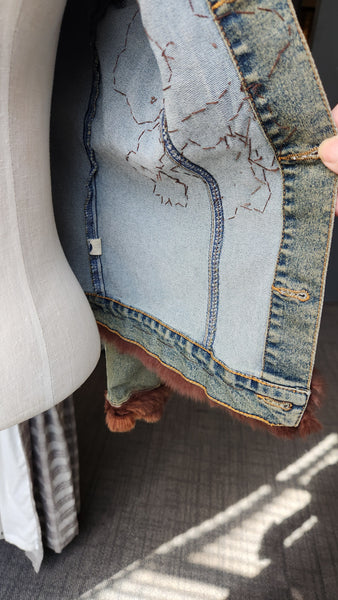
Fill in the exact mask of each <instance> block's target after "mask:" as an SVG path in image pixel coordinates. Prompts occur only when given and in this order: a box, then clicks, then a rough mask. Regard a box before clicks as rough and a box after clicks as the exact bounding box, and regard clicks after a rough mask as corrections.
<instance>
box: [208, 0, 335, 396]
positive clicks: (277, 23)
mask: <svg viewBox="0 0 338 600" xmlns="http://www.w3.org/2000/svg"><path fill="white" fill-rule="evenodd" d="M209 5H210V9H211V11H212V13H213V14H214V17H215V20H216V22H217V24H218V26H219V28H220V30H221V32H222V35H223V37H224V41H225V43H226V44H227V45H228V47H229V48H230V50H231V53H232V56H233V60H234V62H235V64H236V65H237V67H238V69H239V72H240V73H241V76H242V78H243V85H245V87H246V89H247V92H248V94H249V95H250V98H251V102H252V105H253V106H254V109H255V112H256V114H257V115H258V117H259V119H260V122H261V124H262V126H263V128H264V130H265V132H266V135H267V137H268V138H269V139H270V141H271V143H272V145H273V146H274V148H275V151H276V154H277V157H278V160H279V163H280V166H281V169H282V172H283V179H284V230H283V238H282V242H281V246H280V252H279V257H278V261H277V265H276V272H275V279H274V282H273V286H272V293H271V309H270V319H269V324H268V329H267V337H266V347H265V356H264V366H263V371H262V376H263V378H267V379H268V380H270V381H275V382H279V383H284V384H286V385H291V386H304V387H308V386H309V383H310V380H311V374H312V368H313V362H314V355H315V349H316V343H317V336H318V328H319V322H320V314H321V309H322V302H323V294H324V283H325V275H326V269H327V262H328V253H329V247H330V241H331V234H332V227H333V217H334V201H335V195H336V177H335V176H334V175H333V174H332V173H331V172H330V171H328V170H327V169H326V168H325V167H324V166H323V164H322V163H321V161H320V160H319V157H318V153H317V148H318V145H319V144H320V142H321V141H322V140H323V139H325V138H326V137H329V136H331V135H334V134H335V128H334V125H333V122H332V117H331V114H330V109H329V106H328V103H327V100H326V98H325V94H324V92H323V89H322V86H321V83H320V81H319V77H318V74H317V71H316V69H315V66H314V64H313V61H312V58H311V56H310V52H309V50H308V48H307V45H306V41H305V40H304V37H303V34H302V33H301V31H300V28H299V25H298V22H297V20H296V16H295V13H294V11H293V8H292V6H291V2H288V1H286V0H283V1H282V0H278V1H277V0H273V1H268V2H267V1H266V0H264V1H262V0H257V2H251V1H250V2H249V1H246V0H235V1H234V2H231V3H229V2H225V1H220V2H209ZM272 32H273V35H272Z"/></svg>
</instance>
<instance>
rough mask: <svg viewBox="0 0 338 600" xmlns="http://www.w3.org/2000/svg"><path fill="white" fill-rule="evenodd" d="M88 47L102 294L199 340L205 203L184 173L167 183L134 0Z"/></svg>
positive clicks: (199, 186) (155, 78) (156, 90)
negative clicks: (95, 66)
mask: <svg viewBox="0 0 338 600" xmlns="http://www.w3.org/2000/svg"><path fill="white" fill-rule="evenodd" d="M97 47H98V50H99V55H100V63H101V71H102V85H101V91H100V98H99V102H98V110H97V115H96V118H95V121H94V124H93V129H92V145H93V147H94V148H95V153H96V157H97V161H98V163H99V171H98V173H97V178H96V185H97V195H98V202H99V206H100V210H99V221H100V224H99V231H100V237H101V238H102V248H103V254H102V264H103V271H104V274H105V282H106V295H107V296H110V297H112V298H115V299H117V300H122V301H123V302H125V303H127V304H131V305H132V306H136V307H137V308H139V309H142V310H145V311H147V312H149V313H150V314H152V315H154V316H156V317H157V318H160V319H162V320H164V321H165V322H166V323H168V324H169V325H171V326H176V327H177V328H179V329H180V330H181V331H183V332H185V333H186V334H189V335H191V336H192V337H193V338H194V339H197V340H202V339H203V336H204V331H205V322H206V313H207V298H208V259H207V257H208V249H209V239H210V208H209V200H208V195H207V193H206V191H205V184H204V183H203V182H201V181H200V179H199V178H196V177H194V176H193V175H191V174H190V173H189V172H187V173H184V174H183V176H182V177H181V179H180V182H179V183H176V180H177V179H178V175H177V174H176V173H174V172H171V171H170V170H171V169H172V167H173V166H174V165H173V164H172V162H171V160H170V159H169V158H168V157H166V156H163V155H164V149H163V143H162V140H161V131H160V115H161V111H162V83H161V78H160V73H159V70H158V67H157V63H156V59H155V57H154V54H153V52H152V50H151V47H150V45H149V41H148V39H147V37H146V35H145V33H144V29H143V26H142V23H141V19H140V15H139V10H138V8H137V5H136V3H135V2H132V3H129V5H128V6H127V7H126V8H123V9H121V10H116V9H113V8H111V9H110V10H109V11H108V12H107V14H106V17H105V19H104V21H103V22H102V23H101V24H100V26H99V29H98V37H97ZM162 165H164V166H163V167H162ZM160 170H161V174H160V176H159V177H157V174H158V172H159V171H160ZM169 178H170V179H169ZM167 181H170V183H169V186H168V183H167ZM188 186H189V188H190V190H191V196H190V198H187V196H186V189H187V188H188ZM202 195H204V196H205V200H204V201H203V202H199V201H198V199H199V198H200V197H201V196H202ZM195 199H196V200H195ZM185 204H188V206H187V207H186V208H185Z"/></svg>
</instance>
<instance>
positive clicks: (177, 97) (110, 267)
mask: <svg viewBox="0 0 338 600" xmlns="http://www.w3.org/2000/svg"><path fill="white" fill-rule="evenodd" d="M94 4H95V3H94ZM96 4H97V3H96ZM102 4H103V6H102ZM92 8H93V7H92ZM80 13H81V11H80V10H79V7H78V6H77V5H76V1H75V0H74V2H69V4H68V9H67V11H66V15H65V20H64V26H63V32H62V35H61V42H60V48H59V54H58V62H57V70H56V78H55V87H54V100H53V117H52V145H51V147H52V173H53V189H54V191H53V194H54V206H55V214H56V220H57V224H58V230H59V235H60V237H61V241H62V243H63V247H64V249H65V252H66V256H67V258H68V260H69V262H70V264H71V266H72V268H73V270H74V272H75V274H76V276H77V277H78V279H79V281H80V283H81V285H82V287H83V289H84V290H85V292H86V294H87V297H88V300H89V302H90V305H91V307H92V309H93V311H94V314H95V317H96V320H97V322H98V323H99V324H100V326H101V331H102V332H103V333H104V334H105V335H104V337H105V339H106V358H107V375H108V394H107V398H108V402H109V405H111V406H115V407H121V406H122V405H124V406H126V404H125V403H126V402H130V400H131V399H132V398H135V395H136V396H137V394H140V393H141V396H139V398H141V399H142V398H143V401H144V399H145V398H146V397H147V395H148V397H149V394H150V396H151V394H152V393H153V392H154V390H155V391H156V390H157V395H156V394H155V396H153V398H154V402H155V400H156V399H158V398H159V396H160V391H161V390H162V392H163V394H164V393H165V392H164V388H163V387H161V384H162V383H163V382H164V383H165V384H166V385H168V386H169V387H170V388H173V389H177V390H180V391H182V392H183V393H186V394H187V395H191V396H192V397H196V398H205V399H208V400H209V401H210V402H212V403H216V404H219V405H221V406H224V407H226V408H228V409H230V410H231V411H233V412H234V413H235V414H239V415H242V416H245V417H249V418H251V419H254V420H257V421H260V422H263V423H266V424H269V425H271V426H272V427H273V428H276V429H278V427H279V428H285V427H288V428H297V427H298V426H299V424H300V423H301V420H302V417H303V415H304V412H305V409H306V407H307V403H308V400H309V395H310V382H311V377H312V372H313V366H314V360H315V352H316V344H317V336H318V329H319V324H320V316H321V310H322V303H323V293H324V285H325V275H326V269H327V263H328V256H329V248H330V240H331V234H332V227H333V218H334V200H335V195H336V187H337V186H336V178H335V176H334V175H333V174H332V173H331V172H329V171H328V170H327V169H326V168H325V167H324V166H323V164H322V163H321V161H320V160H319V157H318V151H317V149H318V145H319V144H320V142H321V141H322V140H323V139H325V138H326V137H329V136H331V135H334V133H335V128H334V124H333V121H332V118H331V114H330V108H329V105H328V102H327V100H326V97H325V94H324V91H323V88H322V85H321V83H320V81H319V78H318V74H317V71H316V68H315V66H314V63H313V60H312V57H311V55H310V51H309V49H308V47H307V44H306V41H305V39H304V36H303V34H302V32H301V30H300V27H299V24H298V22H297V19H296V16H295V13H294V10H293V7H292V4H291V0H216V1H215V0H179V1H177V0H167V1H166V2H154V1H153V0H139V1H138V3H137V2H136V1H135V0H127V1H125V2H110V3H109V2H106V3H101V4H100V6H94V10H92V12H91V19H90V21H88V20H87V19H86V17H85V16H84V15H83V14H80ZM142 393H143V395H142ZM108 410H109V406H108ZM154 411H155V412H156V410H155V409H154ZM148 420H152V417H151V415H148ZM153 420H156V418H155V416H154V418H153ZM130 426H132V424H131V425H130ZM128 428H130V427H129V426H126V429H128Z"/></svg>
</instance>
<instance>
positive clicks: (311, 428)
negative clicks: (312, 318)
mask: <svg viewBox="0 0 338 600" xmlns="http://www.w3.org/2000/svg"><path fill="white" fill-rule="evenodd" d="M99 330H100V335H101V337H102V339H104V340H106V341H107V342H108V343H112V344H114V345H115V346H116V348H117V349H118V350H119V351H120V352H121V353H122V354H131V355H132V356H135V357H136V358H138V359H139V360H140V361H141V363H142V364H143V365H144V366H145V367H147V368H148V369H149V370H150V371H153V372H155V373H156V374H157V375H158V376H159V378H160V379H161V381H163V383H165V384H166V386H168V388H170V389H171V390H173V391H175V392H177V393H179V394H181V395H183V396H187V397H189V398H192V399H193V400H198V401H201V402H207V404H209V406H212V407H219V408H221V407H220V405H219V404H217V403H216V402H213V401H212V400H211V399H210V398H208V396H207V395H206V394H205V392H204V390H203V389H202V388H200V387H199V386H198V385H195V384H193V383H191V382H190V381H186V379H184V377H183V376H182V375H180V374H179V373H176V372H175V371H172V370H171V369H169V368H168V367H166V366H164V365H162V364H161V363H160V362H159V361H158V360H157V359H156V358H154V357H153V356H150V355H149V354H147V352H146V351H145V350H143V349H142V348H140V347H139V346H137V345H136V344H133V343H132V342H127V341H126V340H123V339H122V338H120V337H119V336H118V335H117V334H115V333H113V332H111V331H109V330H108V329H106V328H105V327H103V326H102V325H99ZM324 392H325V385H324V380H323V378H322V377H321V375H320V374H319V373H318V371H317V370H316V369H315V370H314V372H313V376H312V381H311V395H310V398H309V401H308V405H307V407H306V410H305V412H304V415H303V417H302V420H301V422H300V424H299V425H298V427H284V426H281V427H278V426H273V425H268V424H267V423H264V422H263V421H259V420H257V419H254V418H252V417H246V416H245V415H241V414H239V413H236V412H235V411H232V410H231V409H230V408H227V407H226V406H224V407H222V410H226V411H227V412H228V413H230V414H231V416H232V417H234V418H235V419H237V420H239V421H241V422H242V423H244V422H245V423H248V424H249V425H250V426H251V428H252V429H260V430H265V431H269V432H270V433H272V434H273V435H275V436H276V437H280V438H286V439H290V438H293V437H306V436H307V435H309V434H310V433H316V432H318V431H320V430H321V428H322V425H321V424H320V422H319V421H318V419H317V417H316V412H317V409H318V408H319V407H320V405H321V403H322V399H323V397H324Z"/></svg>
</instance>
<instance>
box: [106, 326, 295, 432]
mask: <svg viewBox="0 0 338 600" xmlns="http://www.w3.org/2000/svg"><path fill="white" fill-rule="evenodd" d="M97 323H98V324H99V325H101V326H102V327H104V328H105V329H107V330H108V331H111V332H112V333H114V334H115V335H117V336H118V337H120V338H121V339H123V340H125V341H126V342H130V343H131V344H135V345H136V346H138V347H139V348H141V349H142V350H144V352H146V353H147V354H149V356H152V357H154V358H156V359H157V360H158V361H159V362H160V363H161V364H162V365H163V366H165V367H166V368H168V369H170V370H171V371H174V372H175V373H177V374H178V375H180V376H181V377H183V379H185V380H186V381H188V382H190V383H193V384H194V385H196V386H197V387H199V388H201V389H202V390H203V391H204V393H205V394H206V396H207V397H208V398H209V399H210V400H212V401H213V402H215V403H216V404H219V405H220V406H223V407H224V406H225V407H227V408H228V409H229V410H231V411H233V412H235V413H237V414H240V415H243V416H246V417H250V418H251V419H255V420H257V421H262V422H263V423H266V424H267V425H269V426H271V427H285V424H284V423H271V422H270V421H267V420H266V419H263V417H259V416H256V415H253V414H252V413H245V412H242V411H240V410H237V409H236V408H233V407H232V406H231V405H230V404H227V403H226V402H223V401H221V400H217V399H216V398H214V397H213V396H211V395H210V394H209V393H208V392H207V390H206V388H205V387H204V385H203V384H201V383H199V382H198V381H194V380H193V379H190V378H189V377H186V376H185V375H183V373H181V371H179V370H178V369H176V368H175V367H172V366H171V365H168V364H167V363H165V362H164V361H163V360H162V359H161V358H160V357H159V356H157V354H155V353H153V352H150V350H147V348H145V347H144V346H142V344H140V343H139V342H136V341H133V340H130V339H129V338H126V337H124V336H123V335H122V334H121V333H119V332H118V331H116V330H115V329H111V327H108V325H105V324H104V323H101V322H100V321H97ZM225 383H226V385H228V386H229V387H231V388H232V389H233V390H235V391H238V389H242V390H243V391H246V392H249V391H251V393H252V394H254V395H255V396H257V397H258V398H259V397H261V398H263V396H262V395H259V394H257V393H256V392H254V391H253V390H247V389H245V388H240V387H237V386H234V385H232V384H231V383H229V382H225ZM290 391H294V390H290ZM296 407H297V408H299V409H300V410H302V411H303V410H304V407H303V406H298V405H296ZM275 408H277V407H275Z"/></svg>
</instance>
